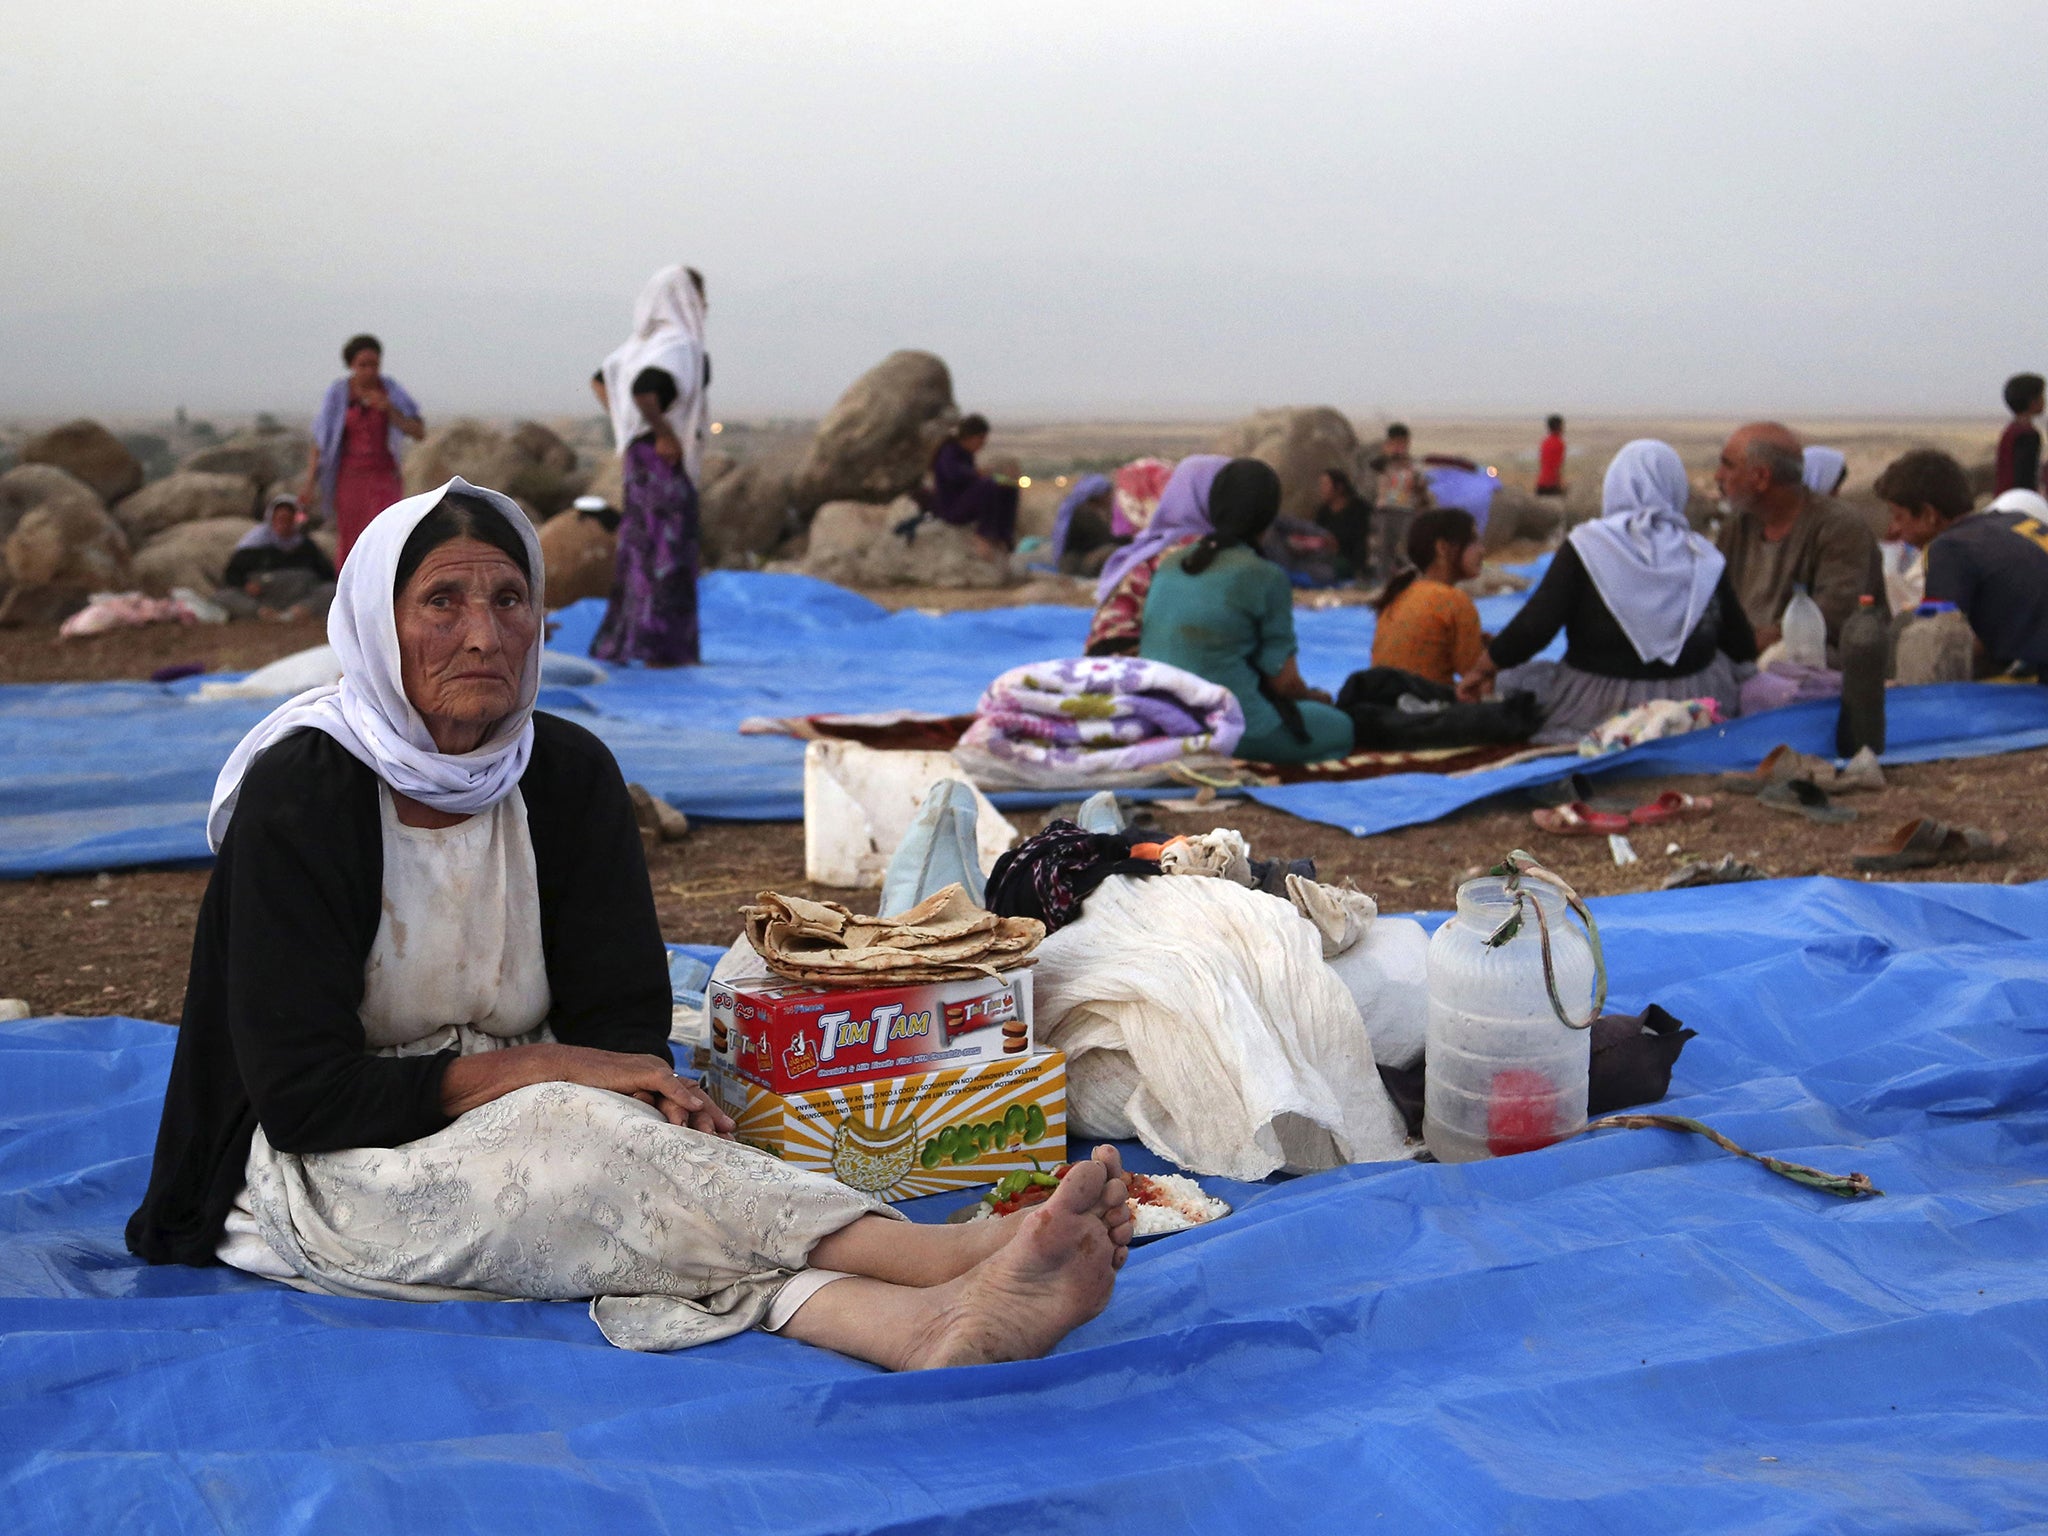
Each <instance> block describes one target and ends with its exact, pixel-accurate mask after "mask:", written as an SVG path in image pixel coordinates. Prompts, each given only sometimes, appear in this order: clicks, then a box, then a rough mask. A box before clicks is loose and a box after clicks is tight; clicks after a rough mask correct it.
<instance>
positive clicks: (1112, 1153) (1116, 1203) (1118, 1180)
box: [946, 1144, 1135, 1279]
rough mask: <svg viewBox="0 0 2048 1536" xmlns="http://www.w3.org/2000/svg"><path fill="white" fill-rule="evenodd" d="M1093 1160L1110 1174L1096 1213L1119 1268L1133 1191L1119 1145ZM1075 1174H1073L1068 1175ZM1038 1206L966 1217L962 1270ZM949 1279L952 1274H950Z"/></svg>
mask: <svg viewBox="0 0 2048 1536" xmlns="http://www.w3.org/2000/svg"><path fill="white" fill-rule="evenodd" d="M1093 1161H1095V1162H1096V1163H1099V1164H1100V1165H1101V1166H1102V1170H1103V1172H1104V1173H1105V1174H1107V1175H1108V1177H1107V1178H1106V1179H1105V1180H1104V1182H1103V1186H1102V1194H1101V1197H1100V1198H1099V1199H1098V1200H1097V1201H1096V1203H1095V1214H1096V1215H1097V1216H1098V1217H1099V1218H1100V1219H1101V1221H1102V1226H1103V1230H1104V1231H1106V1232H1108V1233H1109V1241H1110V1247H1111V1248H1112V1250H1113V1251H1114V1256H1113V1258H1112V1259H1111V1263H1112V1264H1113V1265H1114V1267H1115V1268H1117V1269H1122V1268H1123V1267H1124V1260H1125V1259H1126V1258H1127V1257H1129V1254H1130V1248H1131V1230H1132V1224H1133V1222H1134V1220H1135V1218H1134V1217H1133V1216H1132V1214H1131V1205H1130V1193H1129V1190H1128V1189H1127V1188H1126V1186H1125V1183H1124V1165H1123V1160H1122V1158H1120V1157H1119V1156H1118V1155H1117V1150H1116V1148H1115V1147H1112V1146H1109V1145H1107V1144H1105V1145H1103V1146H1099V1147H1097V1148H1096V1149H1095V1155H1094V1158H1093ZM1067 1177H1068V1178H1072V1177H1073V1175H1072V1174H1068V1175H1067ZM1037 1208H1038V1207H1036V1206H1032V1207H1030V1208H1029V1209H1026V1210H1022V1211H1019V1212H1017V1213H1016V1214H1015V1215H1013V1216H1000V1217H997V1218H996V1219H995V1220H994V1221H988V1220H979V1221H963V1222H961V1223H959V1225H958V1228H957V1230H958V1231H959V1232H961V1233H962V1234H963V1240H962V1242H961V1245H960V1255H961V1259H962V1261H963V1262H962V1263H961V1266H960V1269H959V1270H958V1273H959V1274H963V1275H964V1274H966V1273H967V1271H968V1270H970V1269H972V1268H973V1267H974V1266H975V1265H976V1264H979V1263H980V1262H981V1261H982V1260H983V1259H985V1258H987V1257H988V1256H989V1255H990V1254H992V1253H994V1252H996V1251H997V1250H998V1249H1000V1248H1002V1247H1004V1246H1006V1245H1007V1244H1008V1243H1009V1242H1010V1240H1011V1239H1012V1238H1014V1237H1016V1235H1017V1234H1018V1233H1019V1232H1021V1231H1022V1230H1023V1227H1024V1218H1025V1217H1027V1216H1029V1215H1030V1214H1031V1212H1032V1211H1034V1210H1036V1209H1037ZM946 1278H948V1279H950V1278H952V1277H951V1276H948V1277H946Z"/></svg>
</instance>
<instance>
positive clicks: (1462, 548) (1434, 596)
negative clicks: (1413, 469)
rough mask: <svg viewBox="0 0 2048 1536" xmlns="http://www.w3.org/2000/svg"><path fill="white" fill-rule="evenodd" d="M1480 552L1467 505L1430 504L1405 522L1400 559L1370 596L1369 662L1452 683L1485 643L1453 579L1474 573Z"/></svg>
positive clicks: (1474, 608) (1474, 610)
mask: <svg viewBox="0 0 2048 1536" xmlns="http://www.w3.org/2000/svg"><path fill="white" fill-rule="evenodd" d="M1485 557H1486V546H1485V545H1484V544H1482V543H1481V542H1480V540H1479V524H1478V523H1477V522H1476V521H1475V520H1474V519H1473V516H1472V514H1471V513H1470V512H1466V511H1462V510H1460V509H1459V508H1456V507H1437V508H1433V509H1432V510H1430V511H1428V512H1424V513H1423V514H1422V515H1421V516H1419V517H1417V518H1416V519H1415V521H1414V522H1413V523H1411V524H1409V527H1408V566H1407V568H1406V569H1405V570H1402V571H1399V572H1397V573H1396V574H1395V575H1394V577H1393V578H1392V579H1391V580H1390V581H1388V583H1387V587H1386V590H1385V591H1384V592H1382V593H1381V594H1380V597H1379V601H1377V602H1376V603H1374V604H1373V607H1374V608H1375V609H1376V610H1377V611H1378V613H1379V623H1378V625H1377V626H1376V627H1375V628H1374V630H1373V634H1372V664H1373V665H1374V666H1376V667H1398V668H1400V670H1402V671H1403V672H1413V673H1414V674H1415V675H1416V676H1417V677H1426V678H1428V679H1429V680H1430V681H1431V682H1434V683H1442V684H1443V685H1444V686H1445V687H1446V688H1453V687H1456V686H1457V683H1458V679H1459V678H1460V677H1462V676H1464V675H1465V674H1466V673H1467V672H1470V671H1471V670H1472V669H1473V668H1474V667H1475V666H1477V665H1478V664H1479V659H1480V657H1481V656H1482V655H1484V654H1485V651H1486V636H1485V635H1484V634H1483V633H1481V631H1480V628H1479V608H1478V605H1477V604H1475V603H1474V602H1473V601H1472V599H1471V598H1470V597H1469V596H1467V595H1466V594H1465V593H1463V592H1461V591H1459V590H1458V587H1457V583H1459V582H1460V581H1469V580H1471V579H1472V578H1473V577H1474V576H1477V575H1478V574H1479V567H1480V565H1481V563H1482V562H1483V561H1484V559H1485Z"/></svg>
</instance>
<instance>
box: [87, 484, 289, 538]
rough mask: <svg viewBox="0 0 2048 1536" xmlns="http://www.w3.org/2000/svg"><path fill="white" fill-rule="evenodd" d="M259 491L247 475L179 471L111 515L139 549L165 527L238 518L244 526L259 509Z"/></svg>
mask: <svg viewBox="0 0 2048 1536" xmlns="http://www.w3.org/2000/svg"><path fill="white" fill-rule="evenodd" d="M260 489H261V488H260V487H259V486H258V485H257V483H256V482H255V481H254V480H251V479H250V478H249V477H248V476H247V475H230V474H217V473H214V472H211V471H208V470H200V469H181V470H179V471H178V472H177V473H176V474H171V475H165V476H164V477H163V479H161V480H158V481H156V482H154V483H153V484H150V485H145V486H144V487H143V488H142V489H141V490H139V491H137V492H136V493H135V494H134V495H133V496H129V497H127V498H125V499H124V500H122V501H120V502H118V503H116V504H115V506H114V516H115V517H116V518H117V519H119V520H120V524H121V526H122V527H123V528H125V529H126V530H127V531H128V538H129V540H130V542H132V543H134V544H135V545H137V546H138V547H139V546H141V545H143V544H146V543H148V542H149V540H151V539H152V538H154V537H155V536H156V535H158V534H160V533H162V532H163V531H164V530H165V529H166V528H175V527H177V526H178V524H180V523H196V522H199V521H201V520H202V519H204V518H213V517H239V518H241V519H242V521H243V523H244V524H245V525H246V524H247V523H249V522H250V521H252V520H253V519H254V518H255V517H256V514H257V512H258V510H259V506H260V503H259V502H258V501H257V496H258V494H259V493H260Z"/></svg>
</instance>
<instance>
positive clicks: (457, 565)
mask: <svg viewBox="0 0 2048 1536" xmlns="http://www.w3.org/2000/svg"><path fill="white" fill-rule="evenodd" d="M394 617H395V619H396V621H397V628H398V656H399V668H400V671H399V676H400V679H401V681H402V682H403V683H404V685H405V696H406V698H407V699H408V700H409V701H410V702H411V704H412V707H413V708H414V709H416V710H418V711H419V712H420V716H421V718H422V719H424V720H425V721H426V723H427V729H428V730H429V731H430V732H431V733H432V735H433V737H434V744H435V745H436V746H437V747H439V748H440V749H441V750H442V751H444V752H450V751H453V752H466V751H468V750H470V749H471V748H472V747H475V746H477V745H478V744H479V743H481V742H482V740H483V739H484V737H485V736H487V735H489V733H490V728H491V726H493V725H494V724H496V723H497V722H498V721H500V720H502V719H504V718H505V716H507V715H509V714H510V713H512V710H513V708H514V706H515V705H517V704H518V702H519V684H520V680H521V677H522V675H523V673H524V672H525V668H526V658H527V653H528V652H529V651H530V650H531V649H532V647H533V637H534V631H535V629H536V627H537V626H538V624H539V617H538V615H537V614H535V612H534V608H533V595H532V593H531V591H530V590H529V589H528V587H527V582H526V578H525V577H524V576H522V575H520V574H519V567H518V566H517V565H515V564H514V563H513V562H512V560H511V559H510V557H509V556H507V555H506V554H505V553H504V552H503V551H502V550H499V549H496V548H493V547H492V546H491V545H489V544H486V543H484V542H483V541H482V540H481V539H466V538H465V539H451V540H449V541H448V542H447V543H446V544H442V545H439V546H437V547H436V548H434V549H432V550H430V551H429V552H428V554H427V558H426V559H424V560H422V561H421V562H420V568H419V569H418V570H417V571H415V572H413V575H412V580H410V581H408V582H407V583H406V584H405V590H404V591H402V592H400V593H399V594H398V600H397V604H396V612H395V614H394Z"/></svg>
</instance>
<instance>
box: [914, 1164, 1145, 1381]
mask: <svg viewBox="0 0 2048 1536" xmlns="http://www.w3.org/2000/svg"><path fill="white" fill-rule="evenodd" d="M1109 1182H1110V1179H1109V1173H1108V1169H1107V1168H1106V1167H1105V1166H1104V1165H1103V1164H1102V1163H1101V1162H1095V1161H1091V1162H1086V1163H1081V1164H1079V1165H1077V1166H1076V1167H1074V1168H1073V1169H1072V1170H1070V1171H1069V1172H1068V1174H1067V1176H1066V1177H1065V1178H1064V1179H1062V1180H1061V1181H1060V1186H1059V1188H1058V1189H1056V1190H1054V1191H1053V1193H1052V1198H1051V1199H1049V1200H1047V1201H1046V1202H1045V1203H1044V1204H1043V1205H1038V1206H1034V1207H1032V1208H1031V1209H1030V1210H1029V1211H1026V1212H1024V1213H1023V1214H1022V1215H1021V1216H1018V1217H1016V1218H1014V1219H1013V1223H1005V1225H1011V1224H1014V1226H1015V1228H1016V1230H1015V1231H1014V1232H1013V1233H1011V1234H1009V1235H1008V1240H1007V1241H1006V1242H1004V1243H1003V1245H1002V1246H1001V1247H1000V1248H998V1249H997V1250H996V1251H995V1252H994V1253H992V1254H990V1255H989V1256H988V1258H986V1259H985V1260H984V1261H983V1262H981V1263H980V1264H977V1265H976V1266H975V1267H974V1268H973V1269H971V1270H969V1271H968V1272H967V1273H966V1274H964V1275H962V1276H961V1277H960V1278H959V1279H957V1280H953V1281H949V1282H947V1283H946V1284H945V1285H943V1286H935V1287H933V1288H932V1289H930V1290H928V1291H926V1292H924V1293H923V1294H924V1296H925V1298H927V1299H928V1301H929V1303H930V1311H929V1313H928V1315H927V1318H926V1320H925V1322H924V1323H923V1325H922V1326H921V1327H919V1328H918V1329H917V1331H916V1332H915V1334H914V1335H913V1336H912V1338H911V1339H910V1341H909V1343H908V1345H907V1347H906V1348H905V1350H904V1352H903V1354H902V1356H901V1357H900V1358H899V1360H898V1361H897V1362H895V1363H896V1364H897V1368H898V1369H899V1370H911V1371H916V1370H929V1369H931V1368H933V1367H936V1366H946V1365H987V1364H991V1363H993V1362H995V1361H999V1360H1033V1359H1036V1358H1037V1357H1038V1356H1040V1355H1042V1354H1044V1353H1046V1351H1048V1350H1050V1349H1051V1348H1052V1347H1053V1345H1055V1344H1057V1343H1059V1341H1060V1340H1061V1339H1063V1338H1065V1337H1066V1336H1067V1335H1068V1334H1069V1333H1071V1332H1073V1330H1074V1329H1076V1328H1078V1327H1079V1326H1080V1325H1081V1324H1083V1323H1085V1322H1087V1321H1088V1320H1089V1319H1090V1318H1091V1317H1094V1316H1095V1315H1096V1314H1097V1313H1098V1312H1100V1311H1101V1310H1102V1309H1103V1307H1105V1306H1106V1305H1108V1303H1109V1295H1110V1292H1111V1290H1112V1289H1114V1287H1115V1285H1116V1249H1115V1245H1114V1244H1113V1243H1112V1241H1111V1239H1110V1234H1109V1229H1108V1227H1107V1226H1106V1224H1105V1222H1104V1219H1103V1204H1104V1198H1103V1197H1104V1194H1105V1191H1106V1189H1107V1187H1108V1185H1109Z"/></svg>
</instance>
